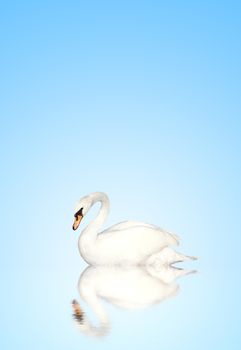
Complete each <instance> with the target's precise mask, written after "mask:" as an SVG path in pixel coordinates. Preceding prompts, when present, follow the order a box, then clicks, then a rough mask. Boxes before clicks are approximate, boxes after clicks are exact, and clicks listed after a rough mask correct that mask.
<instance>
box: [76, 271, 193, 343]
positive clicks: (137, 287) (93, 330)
mask: <svg viewBox="0 0 241 350" xmlns="http://www.w3.org/2000/svg"><path fill="white" fill-rule="evenodd" d="M192 272H195V271H191V270H183V269H177V268H174V267H170V266H162V267H161V268H160V269H153V268H151V269H150V270H149V269H148V270H147V269H146V268H145V267H140V266H139V267H137V266H136V267H132V268H128V269H125V268H121V267H116V266H115V267H113V266H112V267H106V266H98V267H96V266H91V267H90V266H89V267H87V269H85V271H84V272H83V273H82V274H81V276H80V278H79V283H78V290H79V294H80V296H81V299H82V300H84V301H85V302H86V303H87V305H88V306H89V307H90V308H91V309H92V311H93V312H94V315H95V318H96V319H97V320H98V325H93V324H92V323H91V322H90V321H89V320H88V317H87V316H86V313H85V312H84V311H83V310H82V308H81V307H80V305H79V303H78V302H77V301H76V300H73V302H72V307H73V312H74V313H73V317H74V319H75V320H76V323H77V326H78V328H79V329H80V330H81V332H83V333H85V334H86V335H90V336H95V337H97V336H103V335H106V334H107V333H108V331H109V330H110V321H109V317H108V315H107V313H106V311H105V308H104V305H103V303H102V302H101V300H103V299H104V300H106V301H107V302H109V303H111V304H112V305H115V306H118V307H120V308H122V309H126V310H136V309H144V308H147V307H149V306H151V305H154V304H157V303H160V302H161V301H163V300H166V299H168V298H170V297H173V296H176V295H177V293H178V291H179V285H178V284H176V283H173V282H174V280H175V279H176V278H178V277H180V276H185V275H187V274H190V273H192Z"/></svg>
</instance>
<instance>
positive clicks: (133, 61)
mask: <svg viewBox="0 0 241 350" xmlns="http://www.w3.org/2000/svg"><path fill="white" fill-rule="evenodd" d="M240 7H241V6H240V2H238V1H229V2H228V1H195V2H194V1H171V2H168V1H121V2H111V1H99V2H98V1H91V2H83V1H68V2H67V1H41V2H40V1H35V2H34V1H8V2H7V1H5V2H2V3H1V11H0V27H1V30H0V37H1V57H0V60H1V65H0V73H1V91H0V96H1V105H0V111H1V137H0V139H1V164H2V167H1V173H2V174H1V175H2V176H1V185H2V186H1V187H2V195H1V208H0V209H1V213H2V219H1V246H2V249H1V278H2V283H1V304H2V306H1V321H0V322H1V328H0V329H1V330H0V332H1V337H0V339H1V340H0V342H1V344H0V346H1V349H41V350H42V349H58V350H60V349H80V348H82V349H97V348H98V349H123V347H128V348H130V349H137V348H138V349H147V348H148V349H161V348H163V349H185V350H188V349H240V346H241V344H240V340H241V339H240V330H239V328H240V322H241V317H240V292H241V291H240V289H241V288H240V267H239V260H240V257H239V255H240V245H241V239H240V209H241V203H240V195H241V193H240V192H241V191H240V146H241V140H240V126H241V122H240V112H241V108H240V107H241V103H240V85H241V84H240V81H241V70H240V62H241V45H240V42H241V41H240V31H241V25H240V15H241V13H240ZM93 191H105V192H107V193H108V195H109V197H110V200H111V213H110V217H109V219H108V222H107V225H110V224H114V223H116V222H119V221H122V220H125V219H137V220H143V221H146V222H150V223H154V224H157V225H160V226H163V227H166V228H168V229H170V230H172V231H174V232H176V233H177V234H179V235H181V237H182V244H181V246H180V248H179V250H180V251H182V252H184V253H187V254H191V255H198V256H200V260H199V261H198V262H195V263H192V264H189V265H188V266H189V267H192V268H194V267H195V268H197V269H198V270H199V271H200V272H199V274H197V275H195V276H188V277H186V278H183V279H181V280H180V281H179V282H180V285H181V292H180V295H179V296H178V297H176V298H174V299H170V300H167V301H166V302H164V303H162V304H159V305H157V306H155V307H152V308H150V309H146V310H142V311H136V312H127V311H123V310H119V309H115V308H114V307H113V306H110V305H107V304H106V308H107V310H108V312H109V314H110V318H111V320H112V331H111V333H110V335H109V336H108V337H107V338H104V339H102V340H101V341H97V340H94V339H90V338H87V337H84V336H83V335H81V334H79V333H78V332H77V330H76V329H75V328H74V326H73V322H72V320H71V312H72V311H71V305H70V302H71V300H72V299H73V298H77V299H79V296H78V292H77V289H76V285H77V281H78V277H79V274H80V272H81V271H82V269H83V268H84V265H85V264H84V262H83V261H82V259H81V258H80V256H79V253H78V250H77V235H78V233H77V232H73V231H72V230H71V226H72V220H73V209H74V205H75V203H76V201H77V200H78V199H79V198H80V197H81V196H82V195H85V194H87V193H89V192H93ZM96 211H97V208H95V209H94V211H93V213H92V214H90V216H89V218H88V219H86V220H85V221H83V225H82V227H83V226H84V225H86V223H87V222H88V220H89V219H90V217H91V215H92V216H93V215H94V214H95V213H96Z"/></svg>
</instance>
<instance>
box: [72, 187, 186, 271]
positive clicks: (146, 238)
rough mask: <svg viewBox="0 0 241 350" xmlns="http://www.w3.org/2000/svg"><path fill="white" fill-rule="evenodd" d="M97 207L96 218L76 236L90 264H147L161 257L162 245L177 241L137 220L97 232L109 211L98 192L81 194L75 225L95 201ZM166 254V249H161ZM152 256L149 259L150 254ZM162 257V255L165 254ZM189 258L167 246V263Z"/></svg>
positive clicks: (173, 236)
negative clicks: (99, 204) (164, 250)
mask: <svg viewBox="0 0 241 350" xmlns="http://www.w3.org/2000/svg"><path fill="white" fill-rule="evenodd" d="M99 201H100V202H101V208H100V211H99V214H98V215H97V217H96V219H95V220H94V221H92V222H91V223H90V224H89V225H88V226H87V227H86V228H85V229H84V230H83V231H82V234H81V235H80V237H79V242H78V246H79V251H80V254H81V256H82V257H83V258H84V260H85V261H86V262H87V263H88V264H90V265H147V264H153V261H154V260H155V262H156V257H159V258H160V259H161V255H160V254H161V252H162V250H163V249H164V248H166V247H168V246H172V245H178V244H179V238H178V236H176V235H174V234H172V233H170V232H167V231H165V230H163V229H161V228H159V227H157V226H154V225H150V224H146V223H143V222H138V221H125V222H122V223H119V224H116V225H114V226H111V227H110V228H108V229H106V230H104V231H103V232H100V233H98V230H99V229H100V227H101V226H102V225H103V223H104V222H105V220H106V217H107V215H108V212H109V199H108V197H107V195H106V194H104V193H102V192H95V193H93V194H91V195H89V196H86V197H84V198H82V199H81V200H80V201H79V203H78V205H77V207H76V211H75V213H76V214H75V218H76V220H75V223H74V226H73V228H74V229H77V228H78V226H79V223H80V221H81V219H82V217H83V216H84V215H85V214H86V213H87V211H88V210H89V209H90V208H91V207H92V205H93V204H95V203H96V202H99ZM165 254H166V255H168V254H169V253H168V251H166V253H165ZM154 257H155V259H154V260H153V258H154ZM165 259H166V256H165ZM186 259H189V258H188V257H185V256H183V255H178V253H176V252H174V251H173V250H170V256H169V259H166V260H169V262H170V263H173V262H175V261H180V260H181V261H183V260H186Z"/></svg>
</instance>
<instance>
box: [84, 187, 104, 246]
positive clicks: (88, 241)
mask: <svg viewBox="0 0 241 350" xmlns="http://www.w3.org/2000/svg"><path fill="white" fill-rule="evenodd" d="M91 197H92V205H91V206H93V205H94V204H95V203H97V202H100V203H101V207H100V211H99V213H98V215H97V216H96V218H95V219H94V220H93V221H91V222H90V223H89V225H88V226H87V227H86V228H85V229H84V230H83V231H82V233H81V235H80V237H79V249H80V251H82V250H83V249H86V248H87V247H88V249H89V248H91V246H92V245H93V244H94V242H95V240H96V238H97V234H98V232H99V229H100V227H101V226H102V225H103V223H104V222H105V220H106V218H107V216H108V213H109V199H108V197H107V196H106V194H104V193H101V192H97V193H94V194H92V195H91Z"/></svg>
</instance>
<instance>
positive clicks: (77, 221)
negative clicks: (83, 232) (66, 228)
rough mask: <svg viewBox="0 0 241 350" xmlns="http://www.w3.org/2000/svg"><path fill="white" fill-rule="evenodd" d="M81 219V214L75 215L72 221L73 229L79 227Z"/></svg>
mask: <svg viewBox="0 0 241 350" xmlns="http://www.w3.org/2000/svg"><path fill="white" fill-rule="evenodd" d="M82 219H83V216H82V215H77V216H76V218H75V221H74V223H73V230H74V231H75V230H77V228H78V227H79V224H80V223H81V220H82Z"/></svg>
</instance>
